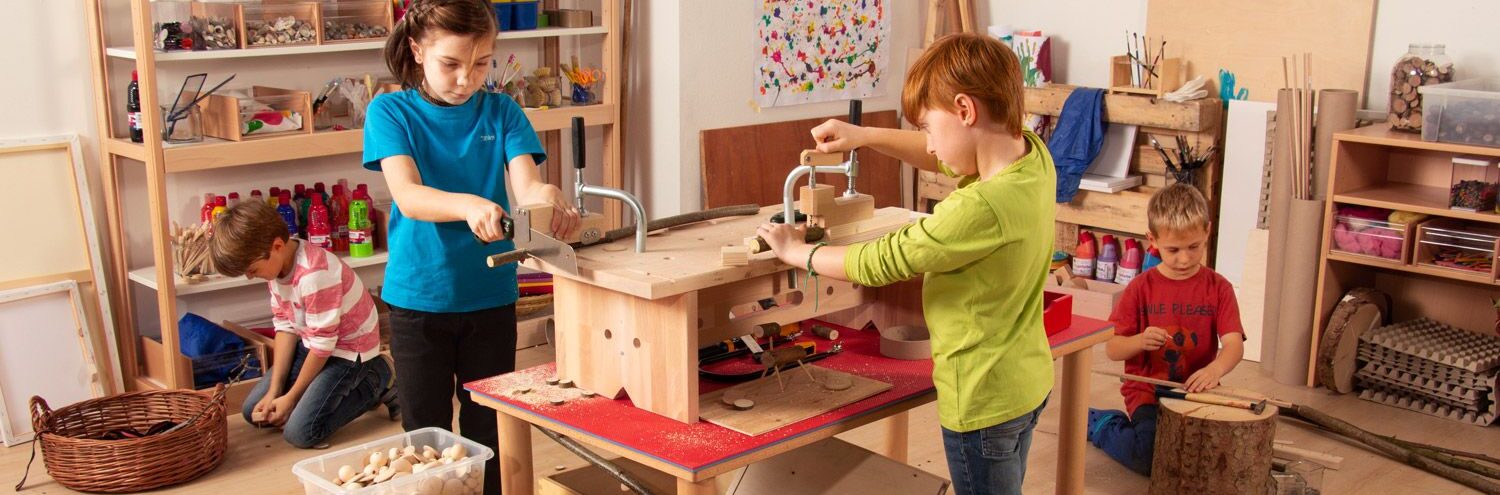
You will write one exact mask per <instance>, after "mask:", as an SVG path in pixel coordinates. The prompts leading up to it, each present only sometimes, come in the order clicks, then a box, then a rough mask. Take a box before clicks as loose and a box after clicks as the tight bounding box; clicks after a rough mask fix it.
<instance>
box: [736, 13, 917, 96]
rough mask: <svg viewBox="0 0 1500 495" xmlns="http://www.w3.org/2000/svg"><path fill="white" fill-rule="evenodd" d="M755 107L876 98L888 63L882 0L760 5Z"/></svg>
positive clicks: (887, 29)
mask: <svg viewBox="0 0 1500 495" xmlns="http://www.w3.org/2000/svg"><path fill="white" fill-rule="evenodd" d="M759 3H760V12H759V18H758V19H757V23H756V34H755V36H756V38H757V43H756V44H755V46H756V48H757V50H759V53H758V54H757V55H756V64H755V86H756V87H755V103H756V104H758V105H760V106H762V107H771V106H785V105H799V104H802V103H812V102H819V101H829V100H839V99H850V98H866V97H870V96H876V95H878V94H879V88H880V80H881V76H882V75H883V74H884V72H885V69H886V65H887V61H888V60H890V33H891V27H890V19H889V18H887V17H886V9H885V7H886V2H885V1H884V0H761V1H760V2H759Z"/></svg>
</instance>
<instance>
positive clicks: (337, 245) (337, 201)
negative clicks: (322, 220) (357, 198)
mask: <svg viewBox="0 0 1500 495" xmlns="http://www.w3.org/2000/svg"><path fill="white" fill-rule="evenodd" d="M328 212H329V214H330V215H332V218H329V219H328V220H329V221H331V222H333V252H335V253H347V252H349V196H348V195H347V192H346V191H345V190H344V186H340V185H337V184H335V185H334V186H333V197H332V198H329V199H328Z"/></svg>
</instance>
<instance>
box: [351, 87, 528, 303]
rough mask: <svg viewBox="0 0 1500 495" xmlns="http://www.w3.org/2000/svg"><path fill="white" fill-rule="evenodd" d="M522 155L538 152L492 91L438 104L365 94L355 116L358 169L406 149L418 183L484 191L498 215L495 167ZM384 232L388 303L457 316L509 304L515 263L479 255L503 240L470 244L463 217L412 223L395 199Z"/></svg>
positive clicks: (406, 95)
mask: <svg viewBox="0 0 1500 495" xmlns="http://www.w3.org/2000/svg"><path fill="white" fill-rule="evenodd" d="M525 154H530V155H532V157H534V159H535V160H536V162H537V163H538V164H541V163H542V162H544V161H546V159H547V155H546V152H544V151H543V150H542V143H541V141H539V140H537V137H536V131H534V130H532V128H531V122H530V121H529V120H527V118H526V114H525V113H524V112H522V111H521V107H519V106H517V105H516V102H515V101H513V100H511V99H510V98H507V97H505V96H502V95H497V94H491V93H487V92H484V91H480V92H478V93H475V94H474V96H472V97H470V98H469V101H467V102H465V103H464V104H462V105H458V106H452V107H444V106H438V105H435V104H433V103H431V102H428V101H427V100H425V99H423V98H422V96H421V95H420V94H418V93H417V91H416V90H406V91H401V92H397V93H390V94H384V95H380V96H377V97H375V100H374V101H371V102H370V106H369V109H368V114H367V116H366V118H365V151H364V166H365V168H367V169H370V170H375V171H379V170H380V160H382V159H384V158H388V157H392V156H400V155H406V156H410V157H412V159H413V160H414V161H416V163H417V172H419V173H420V174H421V177H422V184H423V185H426V186H430V187H433V188H436V189H439V190H442V191H447V192H453V193H467V194H473V195H476V196H480V197H483V198H487V199H489V200H490V201H494V202H495V203H496V204H499V205H500V206H501V207H502V208H505V210H506V211H507V212H509V211H510V200H509V198H507V197H506V194H505V177H506V174H505V167H506V164H508V163H510V161H511V159H513V158H515V157H517V156H521V155H525ZM389 232H390V233H389V240H388V244H389V246H390V259H389V260H388V261H387V263H386V265H385V288H384V289H382V290H381V293H380V297H381V298H382V299H385V301H386V302H388V303H390V304H391V305H392V306H400V307H403V308H407V309H414V310H418V311H426V312H430V313H460V312H469V311H479V310H484V309H490V308H498V307H501V306H505V305H508V304H512V303H514V302H515V301H516V297H517V294H516V266H515V265H514V264H510V265H505V266H501V267H498V268H494V269H490V268H486V267H485V266H484V259H485V258H486V257H488V256H490V255H494V254H499V253H503V252H506V251H510V250H513V249H515V246H514V244H512V243H511V242H510V241H501V242H493V243H490V244H488V245H484V244H480V243H479V242H478V241H476V240H475V239H474V235H473V233H472V232H471V231H470V230H469V226H468V224H467V223H465V222H461V221H460V222H443V223H433V222H423V221H418V220H412V219H410V218H407V217H406V216H405V215H403V214H402V213H401V205H400V204H399V203H397V204H395V205H393V206H392V207H391V218H390V228H389Z"/></svg>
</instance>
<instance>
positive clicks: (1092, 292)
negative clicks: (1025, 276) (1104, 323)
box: [1047, 268, 1125, 320]
mask: <svg viewBox="0 0 1500 495" xmlns="http://www.w3.org/2000/svg"><path fill="white" fill-rule="evenodd" d="M1080 286H1081V287H1080ZM1047 290H1049V291H1052V292H1060V293H1063V294H1068V295H1070V296H1073V314H1075V315H1080V316H1087V317H1089V318H1095V319H1100V320H1108V319H1109V315H1110V313H1112V312H1114V309H1115V305H1116V304H1119V302H1120V296H1121V295H1122V294H1124V292H1125V286H1124V285H1122V284H1112V283H1109V282H1102V281H1098V280H1090V279H1084V278H1075V277H1073V276H1072V274H1071V273H1069V271H1068V269H1067V268H1059V269H1057V270H1056V271H1054V272H1053V275H1051V276H1049V277H1047Z"/></svg>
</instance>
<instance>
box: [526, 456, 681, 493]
mask: <svg viewBox="0 0 1500 495" xmlns="http://www.w3.org/2000/svg"><path fill="white" fill-rule="evenodd" d="M609 462H611V463H613V464H614V465H615V466H617V467H619V468H620V469H621V470H623V471H625V472H627V473H630V477H632V478H635V479H636V481H638V482H640V483H641V485H643V486H645V487H646V488H647V489H650V490H651V491H653V492H655V493H660V494H664V495H670V494H673V493H677V478H673V477H672V476H671V475H669V474H667V473H663V472H661V471H657V470H655V469H651V468H649V467H646V466H645V465H642V464H641V463H639V462H635V461H632V460H630V459H626V458H623V457H621V458H618V459H611V460H610V461H609ZM558 467H562V466H558ZM599 493H628V492H625V491H623V490H621V489H620V480H619V478H615V477H614V476H613V475H611V474H609V472H608V471H605V470H604V468H601V467H598V466H595V465H593V464H584V465H583V466H579V467H575V468H571V469H566V470H563V471H560V472H557V473H553V474H549V475H546V476H542V477H539V478H537V483H536V495H593V494H599Z"/></svg>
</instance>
